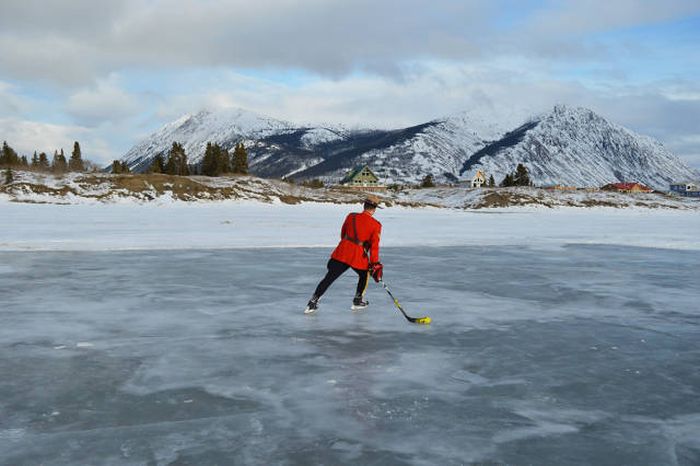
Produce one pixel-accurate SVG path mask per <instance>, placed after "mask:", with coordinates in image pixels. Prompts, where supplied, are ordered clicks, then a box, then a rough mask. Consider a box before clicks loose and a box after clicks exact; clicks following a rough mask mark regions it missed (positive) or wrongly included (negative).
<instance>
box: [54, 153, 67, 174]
mask: <svg viewBox="0 0 700 466" xmlns="http://www.w3.org/2000/svg"><path fill="white" fill-rule="evenodd" d="M51 169H52V170H53V172H54V173H63V172H65V171H66V170H67V169H68V162H66V156H65V155H64V154H63V149H61V152H58V151H54V154H53V162H52V164H51Z"/></svg>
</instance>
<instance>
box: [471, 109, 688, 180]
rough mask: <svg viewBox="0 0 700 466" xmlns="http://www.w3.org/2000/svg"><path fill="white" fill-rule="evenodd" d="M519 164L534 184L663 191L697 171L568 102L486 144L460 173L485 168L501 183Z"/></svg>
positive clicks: (646, 139)
mask: <svg viewBox="0 0 700 466" xmlns="http://www.w3.org/2000/svg"><path fill="white" fill-rule="evenodd" d="M518 163H522V164H524V165H525V166H526V167H528V169H529V171H530V177H531V180H532V181H533V182H534V183H535V184H536V185H548V184H565V185H571V186H578V187H597V186H602V185H604V184H607V183H611V182H618V181H620V182H621V181H639V182H641V183H644V184H647V185H648V186H651V187H653V188H657V189H664V188H668V183H669V182H671V181H673V180H676V179H682V178H687V177H688V176H689V175H692V174H693V173H694V170H692V169H691V168H690V167H688V166H687V165H686V164H685V163H683V162H682V161H681V160H680V159H678V158H677V157H675V156H674V155H673V154H671V153H670V152H668V151H667V150H666V149H665V148H664V147H663V145H661V144H660V143H659V142H657V141H655V140H653V139H651V138H649V137H646V136H641V135H639V134H636V133H634V132H632V131H630V130H628V129H626V128H623V127H621V126H619V125H615V124H613V123H610V122H609V121H608V120H606V119H605V118H603V117H602V116H600V115H598V114H596V113H595V112H593V111H591V110H589V109H586V108H580V107H569V106H565V105H557V106H556V107H554V109H553V110H552V111H551V112H549V113H547V114H545V115H541V116H539V117H536V118H533V119H532V120H530V121H528V122H527V123H525V124H524V125H522V126H520V127H519V128H516V129H515V130H513V131H511V132H509V133H507V134H506V135H505V136H503V138H501V139H499V140H497V141H494V142H493V143H491V144H489V145H487V146H485V147H484V148H483V149H481V150H480V151H478V152H476V153H475V154H473V155H472V156H471V157H469V158H468V159H467V161H466V162H465V163H464V165H463V167H462V170H461V171H460V174H461V175H463V176H466V175H468V174H469V173H472V172H473V171H474V170H476V169H481V170H484V171H486V172H487V173H489V174H493V175H494V177H495V178H496V180H497V181H500V180H501V179H502V178H503V177H504V176H505V174H507V173H510V172H512V171H513V170H514V168H515V166H516V165H517V164H518Z"/></svg>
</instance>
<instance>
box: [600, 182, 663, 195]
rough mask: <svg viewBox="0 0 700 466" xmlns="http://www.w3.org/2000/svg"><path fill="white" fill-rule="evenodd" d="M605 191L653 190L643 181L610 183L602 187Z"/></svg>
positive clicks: (634, 191)
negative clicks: (642, 182)
mask: <svg viewBox="0 0 700 466" xmlns="http://www.w3.org/2000/svg"><path fill="white" fill-rule="evenodd" d="M601 189H602V190H604V191H617V192H618V193H650V192H652V191H653V189H651V188H650V187H648V186H644V185H643V184H641V183H609V184H606V185H605V186H603V187H602V188H601Z"/></svg>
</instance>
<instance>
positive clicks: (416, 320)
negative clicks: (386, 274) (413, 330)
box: [379, 280, 432, 325]
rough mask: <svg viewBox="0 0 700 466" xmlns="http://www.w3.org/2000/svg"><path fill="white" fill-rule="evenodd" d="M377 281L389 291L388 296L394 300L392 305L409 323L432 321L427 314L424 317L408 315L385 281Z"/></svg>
mask: <svg viewBox="0 0 700 466" xmlns="http://www.w3.org/2000/svg"><path fill="white" fill-rule="evenodd" d="M379 283H381V285H382V287H383V288H384V289H385V290H386V292H387V293H389V296H391V299H393V300H394V305H395V306H396V308H397V309H398V310H399V311H401V314H403V316H404V317H405V318H406V320H408V321H409V322H411V323H414V324H423V325H428V324H430V322H432V319H431V318H430V317H428V316H425V317H410V316H409V315H408V314H406V311H404V310H403V308H402V307H401V304H399V300H398V299H396V298H395V297H394V295H393V294H391V291H390V290H389V287H388V286H387V284H386V283H384V280H379Z"/></svg>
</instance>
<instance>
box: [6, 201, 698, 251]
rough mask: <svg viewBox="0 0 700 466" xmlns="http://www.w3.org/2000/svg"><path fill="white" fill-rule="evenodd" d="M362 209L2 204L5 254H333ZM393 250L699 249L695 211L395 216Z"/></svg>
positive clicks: (516, 210) (420, 212)
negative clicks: (346, 223)
mask: <svg viewBox="0 0 700 466" xmlns="http://www.w3.org/2000/svg"><path fill="white" fill-rule="evenodd" d="M358 207H359V206H353V205H348V204H329V203H313V202H302V203H300V204H296V205H288V204H284V203H280V202H273V203H266V202H258V201H220V202H210V203H191V202H167V203H163V202H152V203H134V202H124V203H116V204H104V203H88V204H71V205H55V204H25V203H16V202H8V201H7V200H4V199H0V225H2V228H0V251H120V250H123V251H126V250H156V249H157V250H168V249H173V250H181V249H241V248H244V249H248V248H296V247H319V248H332V247H333V246H335V244H336V243H337V240H338V228H339V225H340V224H341V222H342V220H343V218H344V217H345V215H346V214H347V213H349V212H352V211H356V210H358ZM377 218H378V219H379V220H380V221H381V222H382V224H383V235H382V244H383V246H385V247H420V246H489V247H491V246H505V245H523V246H528V247H537V248H552V247H553V248H559V247H562V246H565V245H569V244H605V245H625V246H636V247H647V248H666V249H681V250H700V238H698V236H697V232H698V231H700V215H698V212H697V211H693V210H670V209H643V208H627V209H617V208H606V207H597V208H590V209H581V208H565V207H560V208H557V209H549V208H544V207H509V208H501V209H482V210H477V211H470V210H460V209H445V208H435V207H420V208H411V207H400V206H395V207H389V208H386V209H382V210H380V211H379V212H378V214H377Z"/></svg>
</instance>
